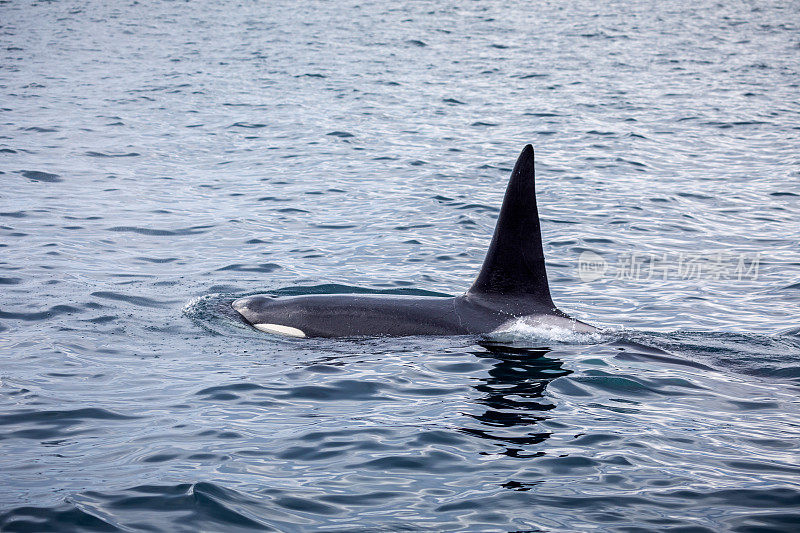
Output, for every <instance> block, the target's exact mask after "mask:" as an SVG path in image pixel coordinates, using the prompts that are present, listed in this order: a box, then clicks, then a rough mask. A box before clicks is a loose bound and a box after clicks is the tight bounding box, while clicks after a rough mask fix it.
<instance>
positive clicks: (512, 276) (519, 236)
mask: <svg viewBox="0 0 800 533" xmlns="http://www.w3.org/2000/svg"><path fill="white" fill-rule="evenodd" d="M534 178H535V174H534V169H533V147H532V146H531V145H530V144H529V145H527V146H526V147H525V148H524V149H523V150H522V153H521V154H520V156H519V159H517V164H516V165H514V171H513V172H512V173H511V179H510V181H509V183H508V187H507V188H506V195H505V198H504V199H503V207H502V208H501V209H500V216H499V217H498V218H497V225H496V226H495V229H494V236H493V237H492V243H491V244H490V245H489V251H488V252H486V259H484V260H483V266H482V267H481V271H480V273H479V274H478V279H476V280H475V283H474V284H473V285H472V287H471V288H470V289H469V291H467V294H468V295H474V296H482V297H491V298H496V297H503V298H511V299H514V300H516V302H517V303H518V304H519V305H521V306H524V307H525V308H528V309H542V310H545V309H547V310H550V309H554V308H555V306H554V305H553V300H552V298H551V297H550V286H549V285H548V283H547V272H546V271H545V265H544V251H543V250H542V234H541V231H540V229H539V211H538V209H537V208H536V188H535V184H534Z"/></svg>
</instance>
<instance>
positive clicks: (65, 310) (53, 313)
mask: <svg viewBox="0 0 800 533" xmlns="http://www.w3.org/2000/svg"><path fill="white" fill-rule="evenodd" d="M81 312H82V310H81V309H79V308H77V307H73V306H71V305H63V304H59V305H54V306H52V307H51V308H50V309H48V310H47V311H38V312H30V313H25V312H16V313H15V312H11V311H2V310H0V318H8V319H11V320H25V321H35V320H47V319H49V318H55V317H57V316H59V315H65V314H66V315H70V314H74V313H81Z"/></svg>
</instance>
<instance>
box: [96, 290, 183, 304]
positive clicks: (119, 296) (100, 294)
mask: <svg viewBox="0 0 800 533" xmlns="http://www.w3.org/2000/svg"><path fill="white" fill-rule="evenodd" d="M92 296H95V297H97V298H104V299H106V300H114V301H117V302H125V303H128V304H131V305H136V306H139V307H151V308H163V307H169V306H170V305H171V304H174V303H176V300H163V301H162V300H156V299H154V298H147V297H145V296H134V295H132V294H123V293H119V292H112V291H96V292H93V293H92Z"/></svg>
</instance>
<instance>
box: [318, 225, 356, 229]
mask: <svg viewBox="0 0 800 533" xmlns="http://www.w3.org/2000/svg"><path fill="white" fill-rule="evenodd" d="M311 225H312V226H314V227H315V228H319V229H351V228H355V227H358V226H356V225H355V224H311Z"/></svg>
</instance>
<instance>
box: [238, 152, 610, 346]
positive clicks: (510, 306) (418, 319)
mask: <svg viewBox="0 0 800 533" xmlns="http://www.w3.org/2000/svg"><path fill="white" fill-rule="evenodd" d="M534 182H535V173H534V160H533V148H532V147H531V146H530V145H527V146H526V147H525V149H523V150H522V153H521V154H520V156H519V159H518V160H517V164H516V165H515V166H514V171H513V172H512V173H511V179H510V180H509V184H508V188H507V189H506V194H505V198H504V199H503V206H502V208H501V210H500V215H499V216H498V218H497V226H496V227H495V232H494V236H493V237H492V242H491V244H490V245H489V250H488V252H487V253H486V259H485V260H484V263H483V267H482V268H481V271H480V273H479V274H478V278H477V279H476V280H475V283H474V284H473V285H472V287H471V288H470V289H469V291H467V292H466V294H464V295H462V296H458V297H455V298H446V297H427V296H384V295H363V294H326V295H308V296H291V297H280V298H275V297H271V296H251V297H249V298H242V299H240V300H236V301H235V302H233V308H234V309H235V310H236V311H238V312H239V314H240V315H241V316H242V317H243V318H244V319H245V320H246V321H247V322H248V323H249V324H253V325H257V324H273V325H279V326H287V327H291V328H295V329H297V330H300V331H302V333H303V334H304V335H305V336H306V337H362V336H369V337H376V336H393V337H399V336H406V335H475V334H485V333H489V332H492V331H494V330H496V329H498V328H499V327H500V326H501V325H503V324H504V323H507V322H510V321H512V320H514V319H516V318H520V317H525V318H526V320H527V319H530V320H532V321H533V322H534V323H536V322H538V323H545V324H549V325H557V326H560V327H565V328H568V329H571V330H572V331H581V332H586V331H594V329H595V328H593V327H592V326H590V325H588V324H584V323H583V322H579V321H577V320H574V319H571V318H570V317H569V316H567V315H566V314H564V313H563V312H561V311H559V310H558V309H557V308H556V306H555V305H554V304H553V300H552V299H551V297H550V288H549V286H548V282H547V272H546V271H545V261H544V253H543V249H542V238H541V231H540V228H539V213H538V209H537V206H536V190H535V183H534Z"/></svg>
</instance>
